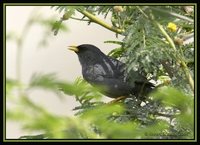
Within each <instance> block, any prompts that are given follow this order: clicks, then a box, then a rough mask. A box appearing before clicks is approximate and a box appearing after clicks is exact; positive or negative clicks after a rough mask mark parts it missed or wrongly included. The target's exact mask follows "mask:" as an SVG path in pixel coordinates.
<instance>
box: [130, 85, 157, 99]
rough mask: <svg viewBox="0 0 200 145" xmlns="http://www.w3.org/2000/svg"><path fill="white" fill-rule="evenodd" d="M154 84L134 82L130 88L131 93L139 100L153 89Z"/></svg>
mask: <svg viewBox="0 0 200 145" xmlns="http://www.w3.org/2000/svg"><path fill="white" fill-rule="evenodd" d="M154 88H155V86H154V85H153V84H152V83H150V82H140V81H137V82H135V86H134V87H133V89H132V93H133V94H134V95H135V96H136V97H137V98H140V99H141V100H144V99H145V98H146V97H147V96H148V94H149V93H151V92H152V91H153V90H154Z"/></svg>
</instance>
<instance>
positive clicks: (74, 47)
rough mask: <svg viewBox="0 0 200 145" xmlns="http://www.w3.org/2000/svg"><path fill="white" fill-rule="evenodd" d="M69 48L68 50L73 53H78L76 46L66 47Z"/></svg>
mask: <svg viewBox="0 0 200 145" xmlns="http://www.w3.org/2000/svg"><path fill="white" fill-rule="evenodd" d="M68 47H69V48H68V49H69V50H72V51H74V52H78V51H79V50H78V48H77V46H74V45H72V46H68Z"/></svg>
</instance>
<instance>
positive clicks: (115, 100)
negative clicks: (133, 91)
mask: <svg viewBox="0 0 200 145" xmlns="http://www.w3.org/2000/svg"><path fill="white" fill-rule="evenodd" d="M123 99H126V96H120V97H117V98H116V99H114V100H112V101H110V102H108V103H107V104H113V103H116V102H118V101H120V100H123Z"/></svg>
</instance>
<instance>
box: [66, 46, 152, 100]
mask: <svg viewBox="0 0 200 145" xmlns="http://www.w3.org/2000/svg"><path fill="white" fill-rule="evenodd" d="M68 49H69V50H72V51H74V52H75V53H76V54H77V55H78V59H79V62H80V64H81V66H82V76H83V78H84V80H86V81H87V82H88V83H89V84H91V85H92V86H99V87H101V88H103V89H102V90H101V93H102V94H104V95H105V96H107V97H110V98H115V99H116V100H117V99H118V100H120V99H124V98H126V97H129V96H131V95H134V96H136V97H139V96H142V97H144V96H146V95H147V94H148V93H150V92H151V91H152V90H153V88H154V85H153V84H152V83H151V82H149V81H148V80H147V78H146V77H145V76H143V75H141V74H140V73H139V72H138V71H134V70H131V71H130V72H129V73H128V74H127V71H126V68H127V65H126V64H125V63H123V62H121V61H119V60H118V59H116V58H113V57H110V56H107V55H106V54H104V53H103V52H102V51H101V50H100V49H99V48H98V47H96V46H95V45H92V44H81V45H79V46H75V45H71V46H69V48H68Z"/></svg>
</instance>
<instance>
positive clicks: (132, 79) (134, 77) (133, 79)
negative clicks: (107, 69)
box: [109, 57, 154, 87]
mask: <svg viewBox="0 0 200 145" xmlns="http://www.w3.org/2000/svg"><path fill="white" fill-rule="evenodd" d="M109 59H110V60H111V61H112V63H113V65H114V66H115V67H116V68H117V70H118V71H119V73H120V74H121V76H123V77H124V79H125V80H126V81H127V82H129V83H130V84H132V85H135V84H146V85H148V86H149V87H153V86H154V85H153V84H152V83H150V82H149V81H148V80H147V78H146V77H145V76H143V75H141V74H140V73H139V72H138V71H134V70H133V69H132V70H130V71H129V73H128V74H126V64H125V63H123V62H121V61H119V60H117V59H115V58H112V57H109Z"/></svg>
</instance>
